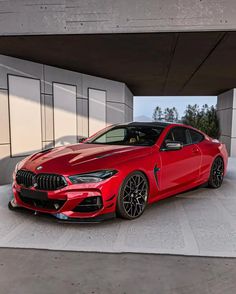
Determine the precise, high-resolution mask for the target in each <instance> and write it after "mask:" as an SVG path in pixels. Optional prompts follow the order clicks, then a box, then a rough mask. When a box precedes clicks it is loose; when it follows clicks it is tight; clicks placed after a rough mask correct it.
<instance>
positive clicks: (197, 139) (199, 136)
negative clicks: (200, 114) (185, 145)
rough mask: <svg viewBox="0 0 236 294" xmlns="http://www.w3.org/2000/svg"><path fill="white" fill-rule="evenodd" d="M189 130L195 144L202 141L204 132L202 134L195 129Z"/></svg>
mask: <svg viewBox="0 0 236 294" xmlns="http://www.w3.org/2000/svg"><path fill="white" fill-rule="evenodd" d="M189 132H190V135H191V138H192V143H194V144H197V143H199V142H201V141H202V140H203V139H204V137H203V135H202V134H200V133H198V132H196V131H194V130H189Z"/></svg>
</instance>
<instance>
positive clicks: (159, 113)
mask: <svg viewBox="0 0 236 294" xmlns="http://www.w3.org/2000/svg"><path fill="white" fill-rule="evenodd" d="M152 118H153V120H154V121H157V120H162V110H161V107H159V106H157V107H156V108H155V109H154V112H153V115H152Z"/></svg>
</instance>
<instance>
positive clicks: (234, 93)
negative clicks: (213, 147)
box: [217, 89, 236, 156]
mask: <svg viewBox="0 0 236 294" xmlns="http://www.w3.org/2000/svg"><path fill="white" fill-rule="evenodd" d="M217 113H218V117H219V120H220V132H221V136H220V140H221V141H222V142H223V143H225V144H226V146H227V150H228V152H229V155H230V156H236V89H231V90H229V91H227V92H224V93H222V94H220V95H219V96H218V99H217Z"/></svg>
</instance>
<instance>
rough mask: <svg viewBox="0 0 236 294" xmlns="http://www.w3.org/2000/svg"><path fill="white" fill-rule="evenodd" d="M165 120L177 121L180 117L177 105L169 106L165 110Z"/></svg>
mask: <svg viewBox="0 0 236 294" xmlns="http://www.w3.org/2000/svg"><path fill="white" fill-rule="evenodd" d="M164 116H165V121H169V122H177V121H178V119H179V114H178V111H177V109H176V108H175V107H172V108H169V107H167V108H166V109H165V111H164Z"/></svg>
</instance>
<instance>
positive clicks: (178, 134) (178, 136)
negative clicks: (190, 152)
mask: <svg viewBox="0 0 236 294" xmlns="http://www.w3.org/2000/svg"><path fill="white" fill-rule="evenodd" d="M173 135H174V140H175V141H179V142H182V143H183V144H184V145H186V144H187V138H186V130H185V129H184V128H175V129H174V130H173Z"/></svg>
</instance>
